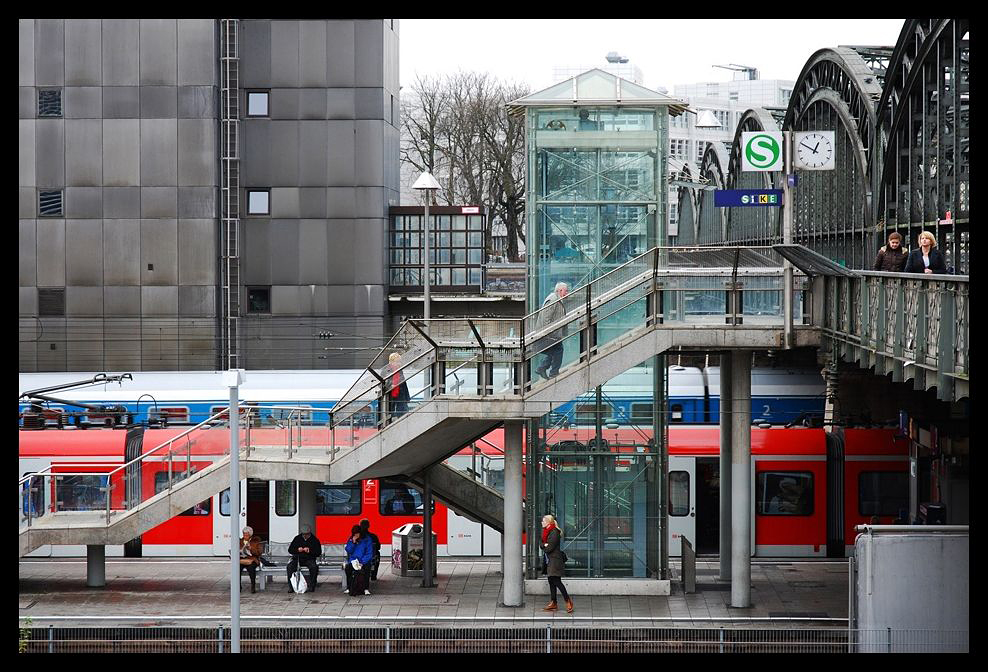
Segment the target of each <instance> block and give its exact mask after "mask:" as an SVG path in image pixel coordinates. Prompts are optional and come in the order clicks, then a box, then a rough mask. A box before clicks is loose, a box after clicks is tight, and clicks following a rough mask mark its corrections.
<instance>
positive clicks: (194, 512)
mask: <svg viewBox="0 0 988 672" xmlns="http://www.w3.org/2000/svg"><path fill="white" fill-rule="evenodd" d="M192 473H195V472H192ZM183 480H185V472H184V471H174V472H172V484H173V485H174V484H175V483H178V482H179V481H183ZM167 489H168V472H167V471H159V472H158V473H156V474H155V475H154V494H156V495H157V494H158V493H159V492H161V491H162V490H167ZM227 499H229V496H227ZM212 501H213V500H212V498H210V499H204V500H203V501H201V502H199V503H198V504H196V505H195V506H193V507H192V508H191V509H186V510H185V511H183V512H182V513H180V514H178V515H180V516H208V515H209V511H210V508H211V505H212ZM229 506H230V505H229V503H228V504H227V507H228V508H229Z"/></svg>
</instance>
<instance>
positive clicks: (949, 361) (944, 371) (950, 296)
mask: <svg viewBox="0 0 988 672" xmlns="http://www.w3.org/2000/svg"><path fill="white" fill-rule="evenodd" d="M954 290H955V287H950V286H946V285H945V286H944V289H943V291H942V292H941V293H940V315H936V316H934V318H933V319H936V320H938V321H939V322H940V338H939V341H938V342H937V344H936V348H937V396H939V397H940V399H941V400H943V401H953V398H954V378H953V373H954V370H955V368H956V366H955V362H954V353H955V352H956V350H957V348H956V343H957V322H956V320H957V305H956V303H955V294H954ZM29 508H30V507H29ZM29 524H30V523H29Z"/></svg>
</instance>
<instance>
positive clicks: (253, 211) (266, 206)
mask: <svg viewBox="0 0 988 672" xmlns="http://www.w3.org/2000/svg"><path fill="white" fill-rule="evenodd" d="M270 200H271V192H270V191H268V190H267V189H248V190H247V214H248V215H270V214H271V203H270Z"/></svg>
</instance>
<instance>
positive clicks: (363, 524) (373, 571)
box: [360, 518, 381, 581]
mask: <svg viewBox="0 0 988 672" xmlns="http://www.w3.org/2000/svg"><path fill="white" fill-rule="evenodd" d="M360 529H361V530H363V532H364V534H366V535H367V536H368V537H370V540H371V544H372V545H373V546H374V563H373V565H372V566H371V568H370V578H371V581H377V570H378V569H379V568H380V566H381V540H380V539H378V538H377V535H376V534H374V533H373V532H371V531H370V521H369V520H367V519H366V518H364V519H363V520H361V521H360Z"/></svg>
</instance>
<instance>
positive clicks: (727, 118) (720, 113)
mask: <svg viewBox="0 0 988 672" xmlns="http://www.w3.org/2000/svg"><path fill="white" fill-rule="evenodd" d="M714 116H715V117H717V121H718V122H720V127H721V129H722V130H725V131H729V130H731V128H730V126H731V112H730V110H714Z"/></svg>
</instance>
